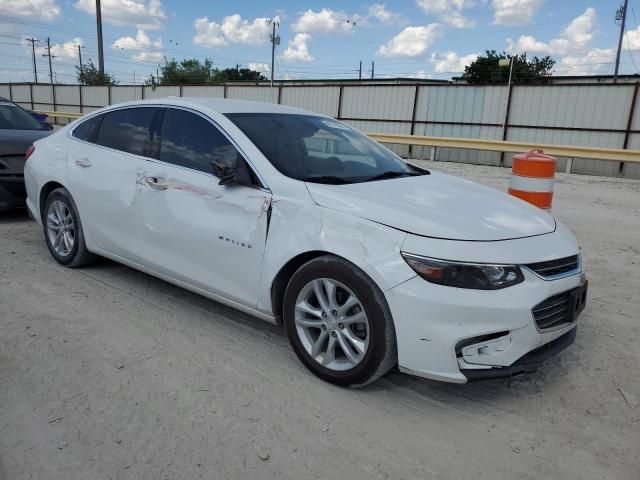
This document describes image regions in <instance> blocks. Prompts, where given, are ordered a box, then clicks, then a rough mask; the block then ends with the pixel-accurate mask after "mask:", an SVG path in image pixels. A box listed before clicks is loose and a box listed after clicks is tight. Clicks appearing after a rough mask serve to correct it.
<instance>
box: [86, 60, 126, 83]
mask: <svg viewBox="0 0 640 480" xmlns="http://www.w3.org/2000/svg"><path fill="white" fill-rule="evenodd" d="M76 75H77V78H78V83H80V85H117V84H118V81H117V80H116V79H115V77H114V76H113V75H110V74H108V73H105V74H104V75H100V71H99V70H98V68H97V67H96V66H95V65H94V64H93V60H91V59H89V61H88V62H87V63H83V64H82V68H80V67H79V66H77V65H76Z"/></svg>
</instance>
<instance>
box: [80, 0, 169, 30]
mask: <svg viewBox="0 0 640 480" xmlns="http://www.w3.org/2000/svg"><path fill="white" fill-rule="evenodd" d="M75 7H76V8H77V9H78V10H82V11H83V12H86V13H88V14H90V15H95V14H96V2H95V0H78V1H77V2H76V4H75ZM101 10H102V20H103V21H104V22H105V23H110V24H111V25H115V26H116V27H128V26H136V27H137V28H142V29H144V30H156V29H158V28H160V27H162V24H163V23H164V21H165V20H166V19H167V15H166V13H165V12H164V9H163V8H162V2H161V1H160V0H102V3H101Z"/></svg>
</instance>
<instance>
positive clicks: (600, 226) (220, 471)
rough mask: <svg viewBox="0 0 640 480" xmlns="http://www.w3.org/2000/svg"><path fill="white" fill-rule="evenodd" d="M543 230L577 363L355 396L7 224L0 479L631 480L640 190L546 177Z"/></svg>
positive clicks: (206, 305) (636, 466)
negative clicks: (573, 334)
mask: <svg viewBox="0 0 640 480" xmlns="http://www.w3.org/2000/svg"><path fill="white" fill-rule="evenodd" d="M424 163H425V164H426V165H428V166H429V167H433V168H436V169H441V170H444V171H446V172H451V173H454V174H457V175H460V176H463V177H467V178H470V179H475V180H477V181H480V182H482V183H485V184H488V185H490V186H494V187H496V188H499V189H501V190H504V189H505V188H506V186H507V182H508V171H507V170H503V169H498V168H492V167H483V166H473V165H462V164H447V163H436V164H429V163H428V162H424ZM554 213H555V214H556V215H557V216H558V217H559V218H560V219H561V220H562V221H563V222H565V223H566V224H568V226H569V227H570V228H571V229H572V230H573V231H574V233H575V234H576V236H577V237H578V238H579V240H580V242H581V244H582V246H583V251H584V257H585V263H586V268H587V269H588V275H589V278H590V282H591V283H590V299H589V304H588V306H587V308H586V310H585V312H584V313H583V315H582V316H581V319H580V324H581V325H580V327H579V331H578V338H577V343H576V344H575V345H573V346H572V347H570V348H569V349H567V350H566V351H564V352H563V353H562V354H561V355H559V356H558V357H556V358H553V359H551V360H550V361H548V363H547V364H545V366H544V367H543V368H542V369H541V370H540V371H538V372H537V373H536V374H533V375H531V376H527V377H519V378H518V379H514V380H512V381H506V380H505V381H490V382H485V383H475V384H470V385H450V384H442V383H437V382H432V381H427V380H422V379H417V378H412V377H409V376H406V375H402V374H399V373H391V374H390V375H388V376H386V377H384V378H383V379H382V380H380V381H378V382H377V383H375V384H374V385H371V386H368V387H366V388H363V389H359V390H344V389H340V388H337V387H333V386H331V385H328V384H326V383H323V382H322V381H320V380H318V379H317V378H315V377H313V376H312V375H311V374H310V373H308V372H307V371H306V370H305V369H304V367H303V366H302V365H301V364H300V363H299V362H298V360H297V359H296V357H295V355H294V354H293V352H292V351H291V349H290V348H289V346H288V343H287V339H286V337H285V336H284V334H283V332H282V331H281V330H280V329H279V328H276V327H273V326H270V325H268V324H265V323H263V322H260V321H258V320H254V319H252V318H250V317H248V316H246V315H244V314H241V313H238V312H236V311H233V310H231V309H229V308H226V307H224V306H221V305H219V304H217V303H215V302H213V301H210V300H207V299H205V298H202V297H199V296H197V295H195V294H192V293H189V292H187V291H185V290H182V289H180V288H177V287H174V286H172V285H169V284H167V283H165V282H163V281H160V280H156V279H154V278H152V277H149V276H147V275H145V274H142V273H139V272H137V271H135V270H132V269H130V268H127V267H123V266H120V265H118V264H115V263H113V262H110V261H106V260H104V261H100V262H99V263H97V264H95V265H93V266H91V267H88V268H83V269H78V270H68V269H65V268H63V267H61V266H58V265H57V264H56V263H55V262H54V261H53V260H52V259H51V257H50V256H49V254H48V251H47V249H46V247H45V243H44V241H43V238H42V233H41V231H40V229H39V228H38V227H37V225H36V224H35V223H34V222H32V221H30V220H29V219H28V218H27V217H26V215H25V214H24V212H19V213H13V214H9V215H6V214H5V215H3V216H1V217H0V479H11V480H13V479H26V478H34V479H65V480H72V479H82V480H86V479H164V478H167V479H199V478H203V479H214V478H220V479H226V478H243V479H244V478H259V479H267V478H290V479H302V478H304V479H314V478H338V477H340V478H349V479H360V478H362V479H365V478H366V479H371V478H391V479H403V478H421V479H424V478H429V479H432V478H435V479H445V478H452V479H460V478H476V479H480V478H487V479H496V478H505V479H536V480H538V479H540V478H558V479H568V478H580V479H617V480H619V479H629V480H638V478H639V473H638V472H640V459H639V458H640V433H639V432H640V407H639V406H638V405H639V404H640V382H638V375H639V374H638V369H639V367H640V329H639V328H638V322H639V316H640V315H639V314H640V295H639V293H640V266H639V264H638V261H639V260H638V258H639V254H640V182H639V181H633V180H620V179H614V178H600V177H586V176H577V175H573V176H567V175H562V174H561V175H559V179H558V183H557V188H556V196H555V207H554Z"/></svg>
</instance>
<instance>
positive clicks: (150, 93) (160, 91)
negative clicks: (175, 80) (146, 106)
mask: <svg viewBox="0 0 640 480" xmlns="http://www.w3.org/2000/svg"><path fill="white" fill-rule="evenodd" d="M142 88H144V98H166V97H179V96H180V87H179V86H177V85H176V86H171V87H160V86H157V87H155V88H153V87H150V86H144V87H142Z"/></svg>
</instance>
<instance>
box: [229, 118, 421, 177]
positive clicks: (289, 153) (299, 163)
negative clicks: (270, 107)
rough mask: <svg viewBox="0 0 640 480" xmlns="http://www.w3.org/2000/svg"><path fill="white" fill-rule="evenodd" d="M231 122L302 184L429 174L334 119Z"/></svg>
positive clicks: (277, 164) (282, 171) (269, 158)
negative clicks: (303, 182)
mask: <svg viewBox="0 0 640 480" xmlns="http://www.w3.org/2000/svg"><path fill="white" fill-rule="evenodd" d="M226 116H227V117H228V118H229V119H230V120H231V121H232V122H233V123H234V124H235V125H236V126H237V127H238V128H239V129H240V130H242V132H243V133H244V134H245V135H246V136H247V137H249V139H250V140H251V141H252V142H253V143H254V144H255V146H256V147H258V149H259V150H260V151H261V152H262V153H263V154H264V156H265V157H267V159H268V160H269V161H270V162H271V163H272V164H273V166H274V167H276V168H277V169H278V170H279V171H280V172H281V173H283V174H284V175H286V176H288V177H291V178H295V179H297V180H302V181H305V182H314V183H332V184H345V183H358V182H368V181H373V180H384V179H389V178H398V177H407V176H413V175H423V174H425V173H427V172H426V171H424V170H421V169H418V168H416V167H412V166H410V165H408V164H406V163H405V162H404V161H403V160H402V159H401V158H400V157H398V156H397V155H395V154H394V153H392V152H390V151H389V150H387V149H386V148H384V147H382V146H380V145H379V144H377V143H376V142H374V141H373V140H371V139H370V138H369V137H367V136H366V135H363V134H362V133H360V132H358V131H356V130H354V129H353V128H351V127H349V126H348V125H345V124H344V123H341V122H338V121H336V120H332V119H330V118H326V117H318V116H314V115H293V114H281V113H228V114H227V115H226Z"/></svg>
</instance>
